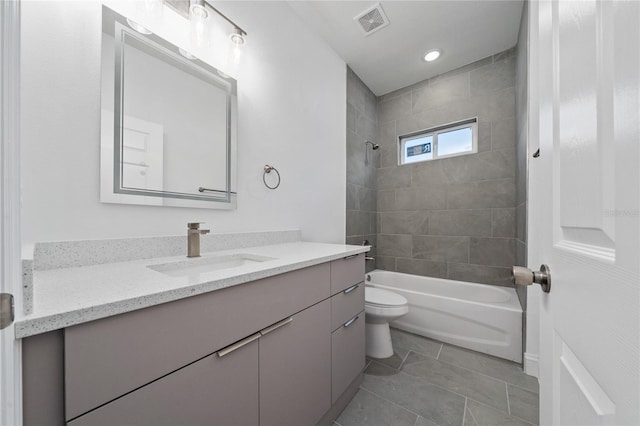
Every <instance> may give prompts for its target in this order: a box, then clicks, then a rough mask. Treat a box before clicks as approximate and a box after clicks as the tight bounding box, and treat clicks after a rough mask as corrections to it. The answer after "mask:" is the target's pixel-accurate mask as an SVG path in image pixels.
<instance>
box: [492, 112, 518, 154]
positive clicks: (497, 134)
mask: <svg viewBox="0 0 640 426" xmlns="http://www.w3.org/2000/svg"><path fill="white" fill-rule="evenodd" d="M515 146H516V119H515V117H511V118H505V119H503V120H497V121H493V122H492V123H491V149H505V148H515Z"/></svg>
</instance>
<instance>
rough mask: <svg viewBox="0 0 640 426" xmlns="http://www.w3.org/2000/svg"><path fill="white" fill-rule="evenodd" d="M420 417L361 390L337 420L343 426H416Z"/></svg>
mask: <svg viewBox="0 0 640 426" xmlns="http://www.w3.org/2000/svg"><path fill="white" fill-rule="evenodd" d="M417 418H418V416H417V415H415V414H413V413H411V412H409V411H407V410H405V409H404V408H402V407H399V406H397V405H395V404H392V403H391V402H389V401H386V400H384V399H382V398H380V397H378V396H376V395H374V394H372V393H371V392H369V391H367V390H366V389H360V390H359V391H358V393H357V394H356V395H355V397H354V398H353V399H352V400H351V402H350V403H349V405H347V408H345V409H344V411H343V412H342V414H340V417H338V419H337V420H336V421H337V422H338V423H339V424H340V425H341V426H355V425H374V426H383V425H390V426H391V425H393V426H414V425H415V423H416V420H417Z"/></svg>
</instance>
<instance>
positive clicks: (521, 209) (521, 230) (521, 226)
mask: <svg viewBox="0 0 640 426" xmlns="http://www.w3.org/2000/svg"><path fill="white" fill-rule="evenodd" d="M516 238H518V239H519V240H520V241H522V242H524V243H526V242H527V203H522V204H519V205H518V207H517V208H516Z"/></svg>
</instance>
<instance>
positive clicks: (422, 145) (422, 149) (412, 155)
mask: <svg viewBox="0 0 640 426" xmlns="http://www.w3.org/2000/svg"><path fill="white" fill-rule="evenodd" d="M403 154H404V157H405V161H404V162H405V163H416V162H418V161H425V160H431V159H433V136H422V137H418V138H415V139H410V140H407V142H406V143H405V145H404V153H403Z"/></svg>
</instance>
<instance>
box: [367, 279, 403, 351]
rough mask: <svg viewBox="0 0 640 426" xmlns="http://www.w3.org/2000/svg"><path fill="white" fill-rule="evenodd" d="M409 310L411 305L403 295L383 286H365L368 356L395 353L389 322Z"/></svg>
mask: <svg viewBox="0 0 640 426" xmlns="http://www.w3.org/2000/svg"><path fill="white" fill-rule="evenodd" d="M408 312H409V305H408V303H407V299H405V298H404V297H403V296H401V295H399V294H397V293H394V292H392V291H388V290H383V289H381V288H376V287H365V289H364V313H365V323H366V325H365V328H366V330H367V331H366V335H367V344H366V352H367V356H368V357H371V358H389V357H390V356H392V355H393V345H392V344H391V333H390V332H389V322H391V321H393V320H396V319H398V318H400V317H402V316H404V315H406V314H407V313H408Z"/></svg>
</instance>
